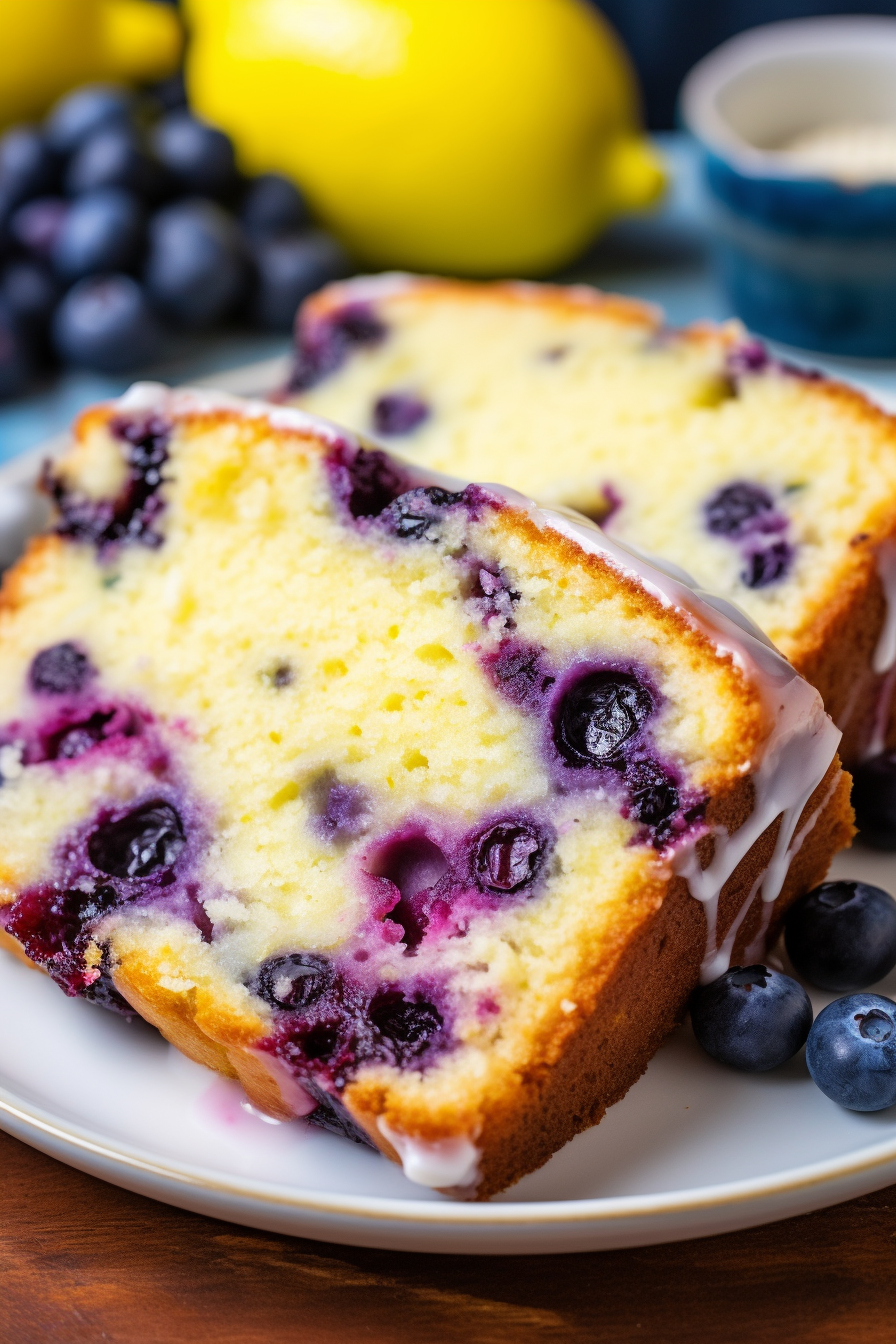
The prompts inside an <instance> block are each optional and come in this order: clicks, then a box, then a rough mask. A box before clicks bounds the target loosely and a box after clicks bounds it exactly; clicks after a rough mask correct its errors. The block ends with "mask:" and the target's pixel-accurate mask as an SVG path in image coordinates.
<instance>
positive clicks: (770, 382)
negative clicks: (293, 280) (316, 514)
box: [287, 276, 896, 764]
mask: <svg viewBox="0 0 896 1344" xmlns="http://www.w3.org/2000/svg"><path fill="white" fill-rule="evenodd" d="M296 339H297V346H296V361H295V368H294V374H293V380H292V387H291V390H290V391H289V392H288V393H287V395H288V397H289V399H290V400H292V401H294V402H295V404H297V405H300V406H303V407H305V408H306V409H308V410H310V411H313V412H315V413H317V414H320V415H325V416H328V417H330V418H332V419H334V420H336V421H338V422H339V423H340V424H345V425H349V426H351V427H352V428H353V429H356V430H359V431H361V432H363V433H369V434H373V435H374V436H376V437H377V438H379V439H380V440H381V441H382V442H383V443H384V444H386V445H387V446H389V447H390V448H392V447H394V448H395V449H396V451H400V452H401V453H402V454H403V455H405V456H407V457H410V458H411V459H412V460H413V461H415V462H417V463H419V464H420V465H421V466H423V467H426V468H427V469H434V470H437V471H449V472H453V473H455V474H456V475H458V476H462V477H464V478H465V479H466V478H470V479H476V480H480V481H484V480H495V481H505V482H507V483H508V484H510V485H513V486H515V487H516V488H517V489H519V490H522V491H524V492H525V493H526V494H528V495H532V496H533V497H534V498H535V499H537V500H539V502H541V503H546V504H563V505H567V506H570V507H573V508H576V509H578V510H579V511H581V512H583V513H585V514H587V515H589V516H590V517H595V518H597V519H598V520H600V521H601V522H602V525H603V526H604V527H605V528H606V529H607V530H609V531H610V532H611V533H612V534H613V535H614V536H616V537H619V538H620V539H621V540H623V541H628V542H631V543H633V544H635V545H637V546H640V547H642V548H643V549H645V550H647V551H650V552H651V553H652V554H655V555H663V556H665V557H667V558H668V559H669V560H671V561H673V562H674V563H676V564H678V565H680V566H682V567H683V568H684V569H686V570H687V571H688V572H689V573H691V574H694V575H695V576H696V578H697V580H698V581H699V583H700V585H701V586H702V587H704V588H707V589H709V590H710V591H712V592H718V593H720V594H721V595H722V596H724V597H726V598H729V599H730V600H732V601H735V602H737V603H738V604H739V605H740V606H741V607H743V608H744V609H745V610H746V611H747V612H748V613H749V615H750V616H751V617H752V619H753V620H754V621H756V623H757V624H758V625H759V626H760V627H761V628H762V629H763V630H764V631H765V632H766V634H767V635H769V637H770V638H771V639H772V640H773V642H774V643H775V644H776V645H777V647H778V648H779V649H781V651H782V652H783V653H784V654H785V656H786V657H787V658H789V659H790V660H791V662H792V663H793V664H794V666H795V667H796V668H797V669H798V670H799V671H800V672H801V673H802V674H803V675H804V676H805V677H807V678H808V679H809V680H810V681H811V682H812V683H813V684H814V685H815V686H816V687H817V688H818V689H819V690H820V691H821V694H822V697H823V699H824V701H825V704H826V706H827V708H828V710H829V712H830V713H831V715H832V717H833V719H834V721H835V722H836V723H837V724H838V726H839V727H840V728H841V729H842V730H843V733H844V741H843V747H842V754H843V758H844V760H845V761H846V762H847V764H850V763H852V762H855V761H857V760H859V759H860V758H861V757H862V756H863V755H865V754H873V753H874V752H875V751H880V750H881V749H882V747H883V745H884V743H885V741H886V740H887V734H888V728H889V720H890V712H891V701H892V696H893V689H894V684H896V638H894V635H896V542H894V538H896V421H894V419H893V418H892V417H890V416H888V415H885V414H884V413H883V412H882V411H880V410H878V409H877V408H876V407H874V406H872V405H871V404H870V403H869V402H868V401H867V400H866V399H865V398H864V397H862V396H861V395H860V394H859V393H857V392H855V391H854V390H852V389H849V388H846V387H844V386H842V385H840V384H836V383H833V382H831V381H829V380H827V379H824V378H821V377H819V376H818V375H807V374H806V373H804V372H802V371H800V370H797V369H793V368H788V367H787V366H784V365H782V364H781V363H780V362H777V361H775V360H773V359H771V358H770V357H769V356H768V354H767V353H766V352H765V351H764V350H763V348H762V347H761V346H760V345H759V344H758V342H755V341H751V340H748V339H747V338H746V336H745V333H744V332H743V330H742V328H740V327H739V326H738V325H737V324H736V323H729V324H728V325H726V326H722V327H712V326H710V325H708V324H705V325H699V326H696V327H692V328H690V329H687V330H684V331H674V330H672V329H670V328H668V327H665V326H664V325H663V323H662V319H661V315H660V314H659V313H658V312H657V311H656V310H655V309H653V308H649V307H648V306H646V305H644V304H641V303H638V302H635V301H633V300H630V299H624V298H618V297H614V296H612V295H603V294H600V293H598V292H597V291H595V290H592V289H588V288H585V287H583V286H576V287H572V288H566V289H564V288H560V287H556V286H549V285H542V286H539V285H530V284H526V285H523V284H465V283H462V282H458V281H448V280H438V279H427V278H416V279H414V278H411V277H409V276H381V277H376V278H371V279H365V278H362V279H359V280H354V281H348V282H346V283H344V284H338V285H333V286H331V287H329V288H328V289H324V290H322V291H321V292H320V293H319V294H317V295H315V296H313V297H312V298H311V299H309V300H308V301H307V302H306V304H305V305H304V307H303V309H302V310H301V312H300V314H299V318H298V323H297V334H296ZM889 740H891V741H892V742H893V743H894V744H896V723H894V725H893V729H892V731H890V733H889Z"/></svg>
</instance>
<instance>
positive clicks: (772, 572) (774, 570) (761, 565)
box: [740, 540, 794, 588]
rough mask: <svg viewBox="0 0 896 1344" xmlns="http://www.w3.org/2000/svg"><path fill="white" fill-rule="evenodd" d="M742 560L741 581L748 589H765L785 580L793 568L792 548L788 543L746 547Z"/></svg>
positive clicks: (775, 542) (772, 542) (777, 542)
mask: <svg viewBox="0 0 896 1344" xmlns="http://www.w3.org/2000/svg"><path fill="white" fill-rule="evenodd" d="M744 559H745V561H746V565H745V567H744V569H742V570H741V573H740V577H741V580H742V581H743V582H744V583H745V584H746V586H747V587H748V588H767V587H768V586H769V585H770V584H772V583H777V582H778V580H779V579H783V578H786V576H787V574H788V573H789V572H790V570H791V568H792V566H793V560H794V548H793V546H792V545H791V544H790V542H789V541H785V540H781V541H769V542H767V543H766V544H765V545H763V546H758V545H753V546H749V547H747V548H746V551H745V556H744Z"/></svg>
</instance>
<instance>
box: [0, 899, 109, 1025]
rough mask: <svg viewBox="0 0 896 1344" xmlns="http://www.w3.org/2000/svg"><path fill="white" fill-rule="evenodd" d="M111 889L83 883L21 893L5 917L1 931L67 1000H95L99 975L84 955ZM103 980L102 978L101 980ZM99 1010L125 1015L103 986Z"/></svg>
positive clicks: (106, 908)
mask: <svg viewBox="0 0 896 1344" xmlns="http://www.w3.org/2000/svg"><path fill="white" fill-rule="evenodd" d="M118 901H119V896H118V893H117V892H116V891H115V889H114V887H111V886H106V885H102V884H101V885H94V884H89V883H85V884H84V888H79V887H74V888H66V887H58V886H55V885H44V886H40V887H34V888H31V889H29V890H27V891H24V892H22V893H21V894H20V895H19V897H18V899H17V900H16V901H15V903H14V905H13V906H12V907H11V908H10V909H9V911H8V912H7V914H6V920H5V931H6V932H7V933H8V934H10V936H11V937H13V938H16V939H17V940H18V941H19V942H20V943H21V944H22V947H23V948H24V950H25V952H26V954H27V955H28V956H29V957H30V958H31V960H32V961H34V962H36V963H37V965H39V966H43V968H44V969H45V970H46V971H47V973H48V974H49V975H50V976H51V977H52V979H53V980H54V981H55V982H56V984H57V985H59V986H60V988H61V989H63V990H64V991H65V993H66V994H68V995H69V996H71V997H74V996H76V995H79V994H80V995H83V996H84V997H87V998H94V1000H95V1001H100V1002H102V1000H101V999H100V998H99V991H98V990H96V989H93V992H92V993H91V989H92V987H93V986H94V985H95V984H96V983H97V981H99V980H100V979H101V976H102V971H101V970H98V969H97V968H94V967H88V966H87V964H86V961H85V954H86V952H87V949H88V947H89V946H90V943H91V931H92V929H93V927H94V926H95V925H96V924H97V923H98V922H99V921H100V920H101V919H102V918H103V917H104V916H105V915H107V914H108V913H109V912H110V911H111V910H112V909H114V907H115V906H116V905H117V904H118ZM106 979H107V981H108V975H107V977H106ZM105 997H106V998H108V999H109V1000H110V1002H108V1003H104V1005H103V1006H108V1007H113V1008H116V1009H118V1010H119V1011H121V1010H122V1007H124V1010H125V1011H127V1009H126V1006H125V1005H124V1000H123V999H121V996H120V995H118V994H117V991H115V990H114V989H112V987H111V985H109V984H108V983H107V985H106V987H105Z"/></svg>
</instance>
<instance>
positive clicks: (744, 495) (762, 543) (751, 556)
mask: <svg viewBox="0 0 896 1344" xmlns="http://www.w3.org/2000/svg"><path fill="white" fill-rule="evenodd" d="M703 515H704V519H705V522H706V528H707V531H708V532H710V533H711V534H712V535H713V536H717V537H724V538H725V539H726V540H727V541H730V542H732V543H733V544H735V545H737V546H738V548H739V549H740V552H741V555H742V556H743V559H744V562H745V563H744V568H743V569H742V570H741V572H740V576H739V577H740V579H741V582H742V583H744V584H745V585H746V586H747V587H748V588H754V589H755V588H766V587H768V586H769V585H770V584H773V583H777V582H778V581H779V580H780V579H783V578H785V577H786V575H787V574H788V573H789V572H790V570H791V568H792V566H793V562H794V559H795V555H796V552H795V548H794V546H793V545H792V543H791V542H790V541H789V540H788V539H787V536H786V533H787V532H788V530H789V528H790V519H789V518H788V517H787V514H786V513H784V512H783V511H782V510H781V509H780V508H779V507H778V505H777V504H776V502H775V499H774V497H773V495H772V494H771V492H770V491H769V490H768V489H767V488H766V487H765V486H763V485H758V484H757V483H756V482H754V481H732V482H731V484H730V485H725V486H722V488H721V489H719V490H717V491H716V493H715V494H714V495H713V496H712V497H711V498H710V499H709V500H707V502H706V503H705V505H704V506H703Z"/></svg>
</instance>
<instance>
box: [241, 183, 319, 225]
mask: <svg viewBox="0 0 896 1344" xmlns="http://www.w3.org/2000/svg"><path fill="white" fill-rule="evenodd" d="M240 220H241V221H242V225H243V228H244V229H245V230H246V232H247V233H248V234H249V235H250V237H252V238H257V239H259V240H261V239H264V238H278V237H281V236H282V235H283V234H289V233H296V232H298V230H299V229H302V228H304V227H305V225H306V224H307V223H308V207H307V205H306V204H305V198H304V197H303V195H302V193H301V192H300V191H299V189H298V187H297V186H295V185H294V184H293V183H292V182H290V180H289V178H288V177H282V176H281V175H280V173H262V174H261V175H260V176H259V177H256V178H253V180H252V181H251V182H250V183H249V185H248V187H247V188H246V194H245V196H244V197H243V203H242V206H241V208H240Z"/></svg>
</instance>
